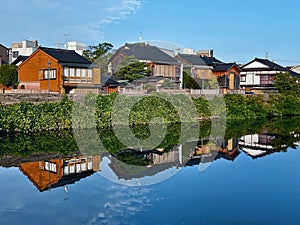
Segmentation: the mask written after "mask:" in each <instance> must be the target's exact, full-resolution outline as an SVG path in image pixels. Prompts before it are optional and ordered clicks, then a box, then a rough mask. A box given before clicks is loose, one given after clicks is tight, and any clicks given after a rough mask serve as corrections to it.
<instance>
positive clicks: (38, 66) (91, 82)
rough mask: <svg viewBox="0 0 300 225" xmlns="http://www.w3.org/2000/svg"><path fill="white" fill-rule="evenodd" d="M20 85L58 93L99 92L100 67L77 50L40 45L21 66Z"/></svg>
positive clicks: (22, 87) (23, 87)
mask: <svg viewBox="0 0 300 225" xmlns="http://www.w3.org/2000/svg"><path fill="white" fill-rule="evenodd" d="M18 74H19V88H21V89H34V90H43V91H47V90H48V89H50V91H51V92H58V93H86V92H90V91H91V92H96V93H98V90H99V88H100V68H99V67H98V66H95V65H94V64H92V63H91V62H90V61H89V60H87V59H86V58H84V57H82V56H80V55H78V54H77V53H76V52H75V51H69V50H62V49H54V48H44V47H39V48H38V49H37V50H36V51H35V52H34V53H33V54H32V55H31V56H29V57H28V59H26V60H25V61H24V62H23V63H22V64H21V65H20V66H19V68H18Z"/></svg>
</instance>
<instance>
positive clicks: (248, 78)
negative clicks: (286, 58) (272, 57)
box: [240, 58, 290, 91]
mask: <svg viewBox="0 0 300 225" xmlns="http://www.w3.org/2000/svg"><path fill="white" fill-rule="evenodd" d="M241 68H242V72H241V74H240V76H241V78H240V86H241V88H243V89H245V90H246V91H251V90H260V89H261V90H266V89H274V86H273V84H274V81H275V77H276V75H277V74H278V73H287V72H290V70H288V69H287V68H285V67H282V66H280V65H278V64H276V63H274V62H271V61H269V60H268V59H260V58H255V59H254V60H252V61H251V62H249V63H247V64H245V65H244V66H242V67H241Z"/></svg>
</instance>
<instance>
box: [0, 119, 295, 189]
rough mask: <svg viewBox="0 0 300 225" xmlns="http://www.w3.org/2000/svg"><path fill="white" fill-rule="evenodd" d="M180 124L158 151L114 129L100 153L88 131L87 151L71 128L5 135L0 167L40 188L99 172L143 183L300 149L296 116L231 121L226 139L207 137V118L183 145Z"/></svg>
mask: <svg viewBox="0 0 300 225" xmlns="http://www.w3.org/2000/svg"><path fill="white" fill-rule="evenodd" d="M178 126H179V125H178ZM178 126H177V125H172V126H171V127H168V132H167V136H166V138H165V140H164V141H163V142H162V143H161V145H160V146H158V147H157V148H155V149H144V148H143V147H141V146H139V147H131V148H126V146H123V145H122V144H121V143H120V142H119V141H118V140H117V139H116V137H115V136H114V134H113V131H112V130H101V131H99V135H100V138H101V140H102V142H103V146H104V147H105V149H103V150H101V152H93V149H94V148H93V146H98V145H99V143H97V142H93V141H94V140H93V139H91V138H88V137H89V131H87V130H84V131H83V135H82V137H83V139H85V140H86V142H87V143H88V146H89V149H87V151H85V152H84V153H85V154H83V153H82V152H80V151H79V149H77V147H76V141H75V138H74V137H73V135H72V133H69V132H60V133H59V134H56V133H50V134H49V133H47V134H44V135H43V134H37V135H28V136H26V135H25V136H24V135H19V134H14V135H13V134H3V135H2V137H1V139H2V141H1V143H0V149H1V152H0V154H1V158H0V166H4V167H10V166H18V167H19V169H20V171H22V172H23V174H24V175H25V176H27V177H28V179H29V180H30V181H31V182H32V183H33V184H34V185H35V186H36V188H37V189H38V190H39V191H45V190H49V189H52V188H56V187H61V186H66V185H68V184H73V183H75V182H76V181H79V180H80V179H82V178H85V177H87V176H90V175H92V174H93V173H95V172H100V174H102V175H104V176H105V177H106V178H108V179H110V180H113V181H132V182H131V183H130V182H127V183H126V182H119V183H122V184H127V185H135V186H139V185H146V184H154V183H157V182H160V181H163V180H165V179H168V178H169V177H171V176H173V175H174V174H175V173H177V172H178V170H179V169H180V168H183V167H187V166H195V165H200V167H201V166H202V168H200V170H201V171H203V168H204V169H206V168H207V165H209V164H210V163H213V162H214V161H217V160H228V161H234V160H235V159H236V158H237V157H239V155H240V153H241V152H244V153H246V154H247V155H248V156H250V157H251V158H252V159H258V158H261V157H264V156H267V155H270V154H273V153H275V152H280V151H286V150H287V148H289V147H291V148H295V147H296V146H297V145H298V142H299V140H300V136H299V131H300V129H299V127H300V124H299V120H298V118H297V117H295V118H288V119H283V120H269V121H264V122H262V121H242V122H239V121H233V123H232V122H231V123H230V122H229V123H228V124H227V130H226V136H225V138H224V137H210V136H208V135H209V133H210V132H209V127H210V122H209V121H206V122H204V123H203V124H201V126H200V129H201V133H200V137H199V140H198V141H186V142H184V143H178V142H179V140H178V137H179V136H180V135H178V132H180V129H179V128H178ZM133 130H134V132H135V134H136V136H138V137H140V138H146V137H147V135H149V133H148V132H149V130H148V129H147V127H135V128H133ZM237 135H240V136H237ZM49 137H51V138H50V139H49ZM212 140H213V141H212ZM37 149H38V151H37ZM91 149H92V150H91ZM95 149H97V148H95ZM100 164H101V167H100ZM100 168H101V169H100ZM143 178H146V179H143ZM66 191H67V187H66Z"/></svg>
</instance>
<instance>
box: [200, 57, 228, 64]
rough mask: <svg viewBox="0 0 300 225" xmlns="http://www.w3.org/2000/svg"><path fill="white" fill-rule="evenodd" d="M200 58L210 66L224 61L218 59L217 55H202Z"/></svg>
mask: <svg viewBox="0 0 300 225" xmlns="http://www.w3.org/2000/svg"><path fill="white" fill-rule="evenodd" d="M200 58H201V59H202V60H203V61H204V62H205V64H206V65H208V66H215V65H216V64H219V63H223V62H222V61H220V60H218V59H216V58H215V57H207V56H200Z"/></svg>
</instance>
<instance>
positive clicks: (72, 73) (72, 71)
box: [70, 68, 75, 77]
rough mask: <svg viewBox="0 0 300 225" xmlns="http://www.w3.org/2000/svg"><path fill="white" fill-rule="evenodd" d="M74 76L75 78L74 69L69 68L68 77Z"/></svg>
mask: <svg viewBox="0 0 300 225" xmlns="http://www.w3.org/2000/svg"><path fill="white" fill-rule="evenodd" d="M74 76H75V69H74V68H70V77H74Z"/></svg>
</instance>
